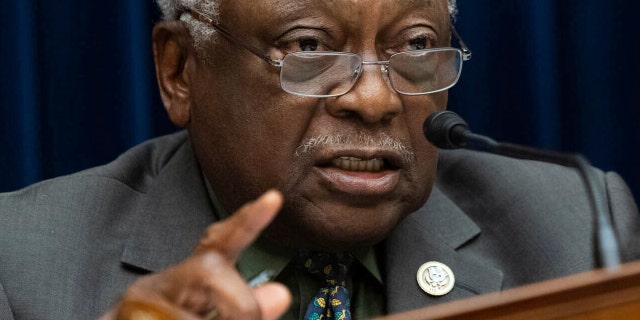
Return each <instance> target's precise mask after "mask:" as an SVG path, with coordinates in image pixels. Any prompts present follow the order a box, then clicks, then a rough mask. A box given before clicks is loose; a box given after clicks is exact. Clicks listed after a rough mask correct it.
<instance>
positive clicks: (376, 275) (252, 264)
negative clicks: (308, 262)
mask: <svg viewBox="0 0 640 320" xmlns="http://www.w3.org/2000/svg"><path fill="white" fill-rule="evenodd" d="M205 181H206V179H205ZM206 185H207V190H208V191H209V197H210V198H211V203H212V204H213V207H214V210H215V214H216V216H217V218H218V219H219V220H222V219H225V218H227V217H228V216H229V214H228V213H227V212H226V210H224V208H223V207H222V205H221V204H220V202H219V201H218V200H217V198H216V196H215V193H213V190H212V189H211V187H210V185H209V183H208V181H207V182H206ZM296 253H297V249H295V248H283V247H280V246H276V245H274V244H272V243H269V242H267V241H265V240H264V239H262V238H259V239H258V240H257V241H256V242H255V243H253V244H252V245H251V246H249V247H248V248H247V249H246V250H245V251H244V252H243V254H242V255H241V256H240V258H239V260H238V263H237V267H238V270H239V272H240V274H241V275H242V277H244V279H246V280H247V281H249V280H251V279H253V278H255V277H256V276H258V275H259V274H260V273H261V272H263V271H265V270H272V271H274V272H275V273H276V277H275V281H278V282H281V283H283V284H285V285H286V286H287V287H288V288H289V290H290V291H291V294H292V296H293V300H292V302H291V307H290V308H289V310H288V311H287V312H286V313H285V314H284V315H283V316H282V317H281V318H280V319H284V320H294V319H304V314H305V312H306V310H307V305H308V304H309V302H311V299H312V298H313V297H314V296H315V295H316V293H317V292H318V290H319V289H320V286H321V283H320V280H319V279H317V278H315V277H314V276H312V275H310V274H308V273H306V272H303V271H300V270H298V269H296V268H295V267H294V266H293V265H292V263H291V261H292V259H293V257H294V256H295V255H296ZM352 254H353V255H354V257H355V261H354V263H353V266H352V268H351V272H350V277H349V278H348V279H347V290H349V295H350V300H351V315H352V318H353V319H367V318H371V317H374V316H378V315H382V314H384V313H385V303H384V286H383V284H382V276H381V273H380V268H379V266H378V260H377V257H376V250H375V248H374V247H367V248H362V249H358V250H355V251H353V252H352Z"/></svg>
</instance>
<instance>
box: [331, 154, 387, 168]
mask: <svg viewBox="0 0 640 320" xmlns="http://www.w3.org/2000/svg"><path fill="white" fill-rule="evenodd" d="M331 164H332V165H333V166H334V167H336V168H338V169H340V170H345V171H367V172H379V171H382V169H383V167H384V159H381V158H374V159H369V160H365V159H360V158H356V157H339V158H334V159H332V160H331Z"/></svg>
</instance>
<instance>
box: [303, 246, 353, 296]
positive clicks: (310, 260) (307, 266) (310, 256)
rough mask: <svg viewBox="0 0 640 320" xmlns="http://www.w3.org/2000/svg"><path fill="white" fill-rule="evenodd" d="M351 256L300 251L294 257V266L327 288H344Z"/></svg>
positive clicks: (346, 253)
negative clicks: (313, 276)
mask: <svg viewBox="0 0 640 320" xmlns="http://www.w3.org/2000/svg"><path fill="white" fill-rule="evenodd" d="M351 263H353V255H351V254H350V253H348V252H345V253H324V252H314V251H308V250H300V252H299V253H298V255H297V256H296V257H295V264H296V266H297V267H298V268H299V269H301V270H304V271H306V272H308V273H310V274H312V275H315V276H317V277H318V278H320V279H321V280H323V281H324V282H325V284H326V285H329V286H343V287H344V286H345V280H346V278H347V274H348V272H349V268H350V267H351Z"/></svg>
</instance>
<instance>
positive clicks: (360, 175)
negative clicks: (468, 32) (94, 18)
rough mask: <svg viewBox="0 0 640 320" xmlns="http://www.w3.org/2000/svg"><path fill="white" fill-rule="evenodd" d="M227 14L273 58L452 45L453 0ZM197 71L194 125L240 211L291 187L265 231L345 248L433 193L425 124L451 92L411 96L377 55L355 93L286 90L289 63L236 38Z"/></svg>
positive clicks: (227, 20)
mask: <svg viewBox="0 0 640 320" xmlns="http://www.w3.org/2000/svg"><path fill="white" fill-rule="evenodd" d="M219 22H220V24H221V25H222V26H223V27H224V28H225V29H227V30H229V31H231V32H232V33H234V34H235V35H236V36H238V37H239V38H241V39H243V40H245V41H247V42H248V43H250V44H251V45H253V46H255V47H258V48H261V49H263V50H264V52H265V53H267V54H269V55H270V56H271V57H272V58H274V59H277V58H282V57H283V56H284V54H285V53H286V52H293V51H303V50H317V51H344V52H353V53H357V54H360V55H362V56H363V58H364V60H365V61H375V60H387V59H388V58H389V56H390V55H391V54H393V53H396V52H400V51H406V50H410V49H420V48H422V47H442V46H448V45H449V31H450V30H449V15H448V11H447V2H446V0H437V1H436V0H433V1H430V0H333V1H332V0H322V1H320V0H296V1H291V0H262V1H237V0H222V1H221V3H220V19H219ZM206 55H207V60H208V61H209V63H205V62H204V61H202V60H198V59H196V60H195V63H194V66H193V68H192V69H193V70H192V72H190V73H189V83H190V90H191V92H190V95H191V98H190V99H191V100H190V101H191V106H190V123H189V125H188V129H189V132H190V135H191V139H192V142H193V145H194V149H195V151H196V156H197V158H198V160H199V162H200V163H201V165H202V169H203V171H204V173H205V175H206V177H207V179H208V180H209V182H210V183H211V186H212V188H213V190H214V191H215V193H216V195H217V196H218V198H219V199H220V201H221V202H222V203H223V205H224V206H225V208H226V209H227V210H229V211H230V212H233V211H234V210H236V209H237V208H238V207H239V206H241V205H242V204H244V203H245V202H248V201H250V200H252V199H254V198H256V197H257V196H259V195H260V194H261V193H263V192H264V191H266V190H268V189H270V188H276V189H278V190H280V191H281V192H282V193H283V194H284V196H285V204H284V208H283V209H282V212H281V213H280V214H279V216H278V217H277V218H276V220H275V221H274V222H273V223H272V225H271V226H270V227H269V228H268V229H267V230H266V231H265V233H264V237H265V238H267V239H270V240H272V241H275V242H277V243H280V244H284V245H291V246H306V247H310V248H316V249H324V250H343V249H347V248H350V247H357V246H365V245H371V244H374V243H377V242H379V241H380V240H382V239H384V238H385V237H386V236H387V235H388V233H389V232H390V231H391V230H392V229H393V228H394V227H395V225H396V224H397V223H398V222H399V221H400V220H401V219H402V218H404V217H405V216H406V215H407V214H409V213H411V212H413V211H414V210H416V209H418V208H419V207H420V206H421V205H422V204H423V203H424V202H425V200H426V199H427V197H428V195H429V193H430V191H431V187H432V185H433V183H434V179H435V169H436V158H437V157H436V150H435V149H434V148H433V147H432V146H431V145H429V144H428V142H427V141H426V140H425V138H424V137H423V135H422V123H423V121H424V120H425V119H426V117H427V116H428V115H429V114H430V113H432V112H434V111H436V110H442V109H444V108H445V105H446V100H447V94H446V92H442V93H436V94H429V95H421V96H411V97H410V96H403V95H400V94H398V93H396V92H395V91H394V90H393V89H392V87H391V85H390V83H389V79H388V78H387V76H386V75H385V74H384V73H383V72H381V68H380V66H378V65H366V66H364V72H363V74H362V75H361V77H360V79H359V80H358V82H357V83H356V84H355V86H354V87H353V88H352V89H351V91H349V92H348V93H347V94H345V95H342V96H339V97H333V98H309V97H300V96H295V95H292V94H289V93H286V92H285V91H283V90H282V88H281V87H280V85H279V71H280V69H279V68H278V67H274V66H271V65H269V64H268V63H266V62H265V61H263V60H261V59H260V58H258V57H256V56H255V55H254V54H252V53H250V52H249V51H248V50H246V49H244V48H242V47H241V46H239V45H237V44H235V43H234V42H231V41H229V40H228V39H225V38H222V37H220V38H218V39H217V42H216V43H215V44H213V45H211V46H210V47H209V49H208V50H207V54H206Z"/></svg>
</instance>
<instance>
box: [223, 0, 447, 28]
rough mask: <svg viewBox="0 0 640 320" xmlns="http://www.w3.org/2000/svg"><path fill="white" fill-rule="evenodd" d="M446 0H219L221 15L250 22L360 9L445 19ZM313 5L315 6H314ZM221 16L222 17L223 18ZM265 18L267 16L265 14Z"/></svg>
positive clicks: (352, 12) (335, 14) (334, 14)
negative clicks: (260, 19)
mask: <svg viewBox="0 0 640 320" xmlns="http://www.w3.org/2000/svg"><path fill="white" fill-rule="evenodd" d="M447 3H448V2H447V0H293V1H292V0H259V1H249V0H221V8H220V9H221V10H220V11H221V14H222V16H228V17H233V18H232V19H234V20H240V21H243V20H244V21H245V23H246V22H249V23H250V22H251V21H252V20H246V18H247V16H251V17H261V18H263V19H264V18H266V17H265V16H271V18H272V19H282V20H295V19H296V18H299V17H302V16H308V15H318V14H322V12H325V13H328V16H329V17H331V18H336V19H339V17H340V16H341V15H342V14H345V15H347V16H349V15H350V19H354V18H356V19H357V16H354V15H359V14H360V13H363V14H365V15H366V14H368V13H370V12H372V10H380V11H381V12H382V13H384V15H385V16H387V17H389V16H391V15H393V14H399V15H403V14H409V13H411V14H417V13H420V14H423V15H427V16H431V17H432V18H434V19H438V18H444V19H445V20H446V21H448V20H449V19H448V16H449V12H448V9H447V8H448V5H447ZM316 9H317V10H316ZM223 20H224V18H223ZM266 20H270V19H269V18H266Z"/></svg>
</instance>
